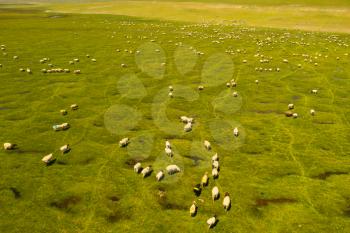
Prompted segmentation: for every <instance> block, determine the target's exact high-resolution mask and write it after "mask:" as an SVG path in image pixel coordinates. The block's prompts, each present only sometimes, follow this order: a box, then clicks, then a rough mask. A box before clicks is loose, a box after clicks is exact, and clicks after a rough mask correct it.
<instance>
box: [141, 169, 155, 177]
mask: <svg viewBox="0 0 350 233" xmlns="http://www.w3.org/2000/svg"><path fill="white" fill-rule="evenodd" d="M152 173H153V170H152V171H150V172H149V173H147V174H146V175H145V176H144V177H143V178H147V177H149V176H151V175H152Z"/></svg>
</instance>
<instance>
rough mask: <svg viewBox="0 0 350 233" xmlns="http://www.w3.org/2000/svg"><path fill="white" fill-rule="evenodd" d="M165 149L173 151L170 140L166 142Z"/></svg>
mask: <svg viewBox="0 0 350 233" xmlns="http://www.w3.org/2000/svg"><path fill="white" fill-rule="evenodd" d="M165 148H169V149H171V144H170V142H169V141H168V140H166V141H165Z"/></svg>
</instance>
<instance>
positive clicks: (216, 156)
mask: <svg viewBox="0 0 350 233" xmlns="http://www.w3.org/2000/svg"><path fill="white" fill-rule="evenodd" d="M211 161H212V162H214V161H219V156H218V153H215V155H213V157H211Z"/></svg>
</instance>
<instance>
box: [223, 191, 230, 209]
mask: <svg viewBox="0 0 350 233" xmlns="http://www.w3.org/2000/svg"><path fill="white" fill-rule="evenodd" d="M222 204H223V206H224V209H225V210H226V211H228V210H229V209H230V207H231V199H230V194H229V193H228V192H226V193H225V198H224V200H223V202H222Z"/></svg>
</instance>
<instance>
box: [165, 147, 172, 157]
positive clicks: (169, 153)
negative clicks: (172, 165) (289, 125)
mask: <svg viewBox="0 0 350 233" xmlns="http://www.w3.org/2000/svg"><path fill="white" fill-rule="evenodd" d="M165 154H166V155H168V156H170V157H172V156H173V151H172V150H171V149H170V148H168V147H165Z"/></svg>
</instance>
